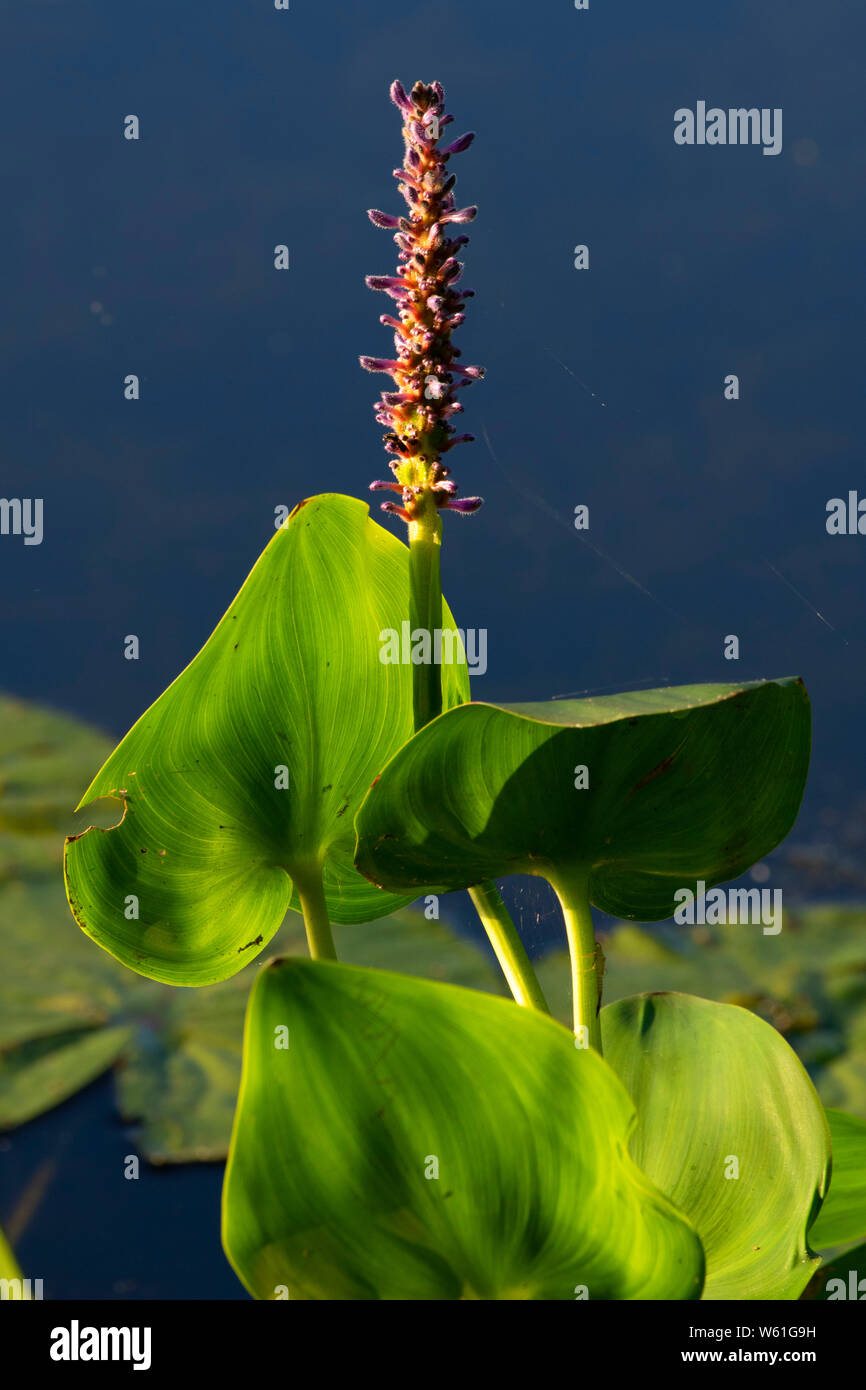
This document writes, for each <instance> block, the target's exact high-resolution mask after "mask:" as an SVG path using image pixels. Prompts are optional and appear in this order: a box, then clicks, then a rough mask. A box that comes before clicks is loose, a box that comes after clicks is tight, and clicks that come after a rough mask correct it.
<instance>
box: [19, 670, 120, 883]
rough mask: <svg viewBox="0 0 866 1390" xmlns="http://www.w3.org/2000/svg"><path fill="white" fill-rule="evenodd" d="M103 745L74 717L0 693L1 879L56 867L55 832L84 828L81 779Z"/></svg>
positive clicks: (105, 743)
mask: <svg viewBox="0 0 866 1390" xmlns="http://www.w3.org/2000/svg"><path fill="white" fill-rule="evenodd" d="M110 747H111V744H110V743H109V741H108V739H107V738H106V737H105V735H104V734H101V733H100V732H99V730H97V729H94V728H92V727H91V726H90V725H88V724H84V723H82V722H81V720H79V719H74V718H72V717H71V716H69V715H66V714H59V713H57V712H56V711H55V710H49V709H45V708H43V707H42V706H41V705H34V704H29V703H28V702H27V701H26V700H17V699H15V698H14V697H13V696H10V695H0V883H3V882H6V881H9V880H11V879H16V878H21V877H27V878H33V877H38V876H39V875H41V874H45V873H54V872H56V871H57V869H58V866H59V865H60V862H61V856H62V836H63V835H66V834H72V833H74V832H75V831H76V830H81V829H83V828H84V827H83V824H82V823H81V821H80V820H78V821H76V817H75V816H74V815H73V814H72V807H73V806H74V805H75V803H76V801H77V800H78V797H79V795H80V792H81V785H82V782H83V781H84V780H85V778H87V777H88V776H89V775H90V773H91V771H92V769H93V768H94V766H96V765H97V764H98V763H100V762H101V761H102V760H103V759H104V758H105V756H106V754H107V753H108V752H109V750H110ZM97 809H98V810H99V809H101V808H97ZM113 820H117V813H116V810H115V812H114V815H113ZM100 823H104V824H106V825H110V824H111V823H112V819H110V818H106V817H104V816H103V817H101V819H100Z"/></svg>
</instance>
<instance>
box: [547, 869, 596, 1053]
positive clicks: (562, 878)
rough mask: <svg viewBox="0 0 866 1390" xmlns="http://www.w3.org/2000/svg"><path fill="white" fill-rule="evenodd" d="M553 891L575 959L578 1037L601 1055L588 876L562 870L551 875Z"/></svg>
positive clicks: (575, 1019) (573, 991)
mask: <svg viewBox="0 0 866 1390" xmlns="http://www.w3.org/2000/svg"><path fill="white" fill-rule="evenodd" d="M550 883H551V885H552V887H553V891H554V892H555V893H556V896H557V897H558V899H559V903H560V906H561V908H562V915H563V917H564V918H565V934H566V936H567V938H568V953H569V955H570V957H571V990H572V999H573V1003H574V1035H575V1037H576V1038H577V1039H578V1040H579V1041H580V1042H581V1045H582V1046H584V1047H587V1046H588V1047H592V1048H594V1049H595V1050H596V1052H601V1024H600V1022H599V1017H598V1014H599V1009H600V1008H601V975H600V964H601V952H600V949H599V948H598V946H597V945H596V940H595V927H594V926H593V921H592V911H591V909H590V905H589V891H588V884H587V875H586V873H578V872H575V871H573V870H558V871H557V872H556V874H555V875H554V874H551V875H550Z"/></svg>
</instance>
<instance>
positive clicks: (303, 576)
mask: <svg viewBox="0 0 866 1390" xmlns="http://www.w3.org/2000/svg"><path fill="white" fill-rule="evenodd" d="M408 606H409V569H408V549H407V547H406V546H405V545H403V543H402V542H401V541H398V540H397V539H396V537H394V536H392V535H391V534H390V533H389V532H387V531H385V530H384V529H383V528H382V527H381V526H378V525H377V524H376V523H375V522H373V521H371V519H370V517H369V514H368V508H367V506H366V504H365V503H362V502H358V501H356V500H354V499H353V498H349V497H340V496H337V495H325V496H322V497H314V498H311V499H309V500H308V501H306V502H302V503H300V504H299V505H298V507H296V508H295V510H294V512H293V513H292V514H291V516H290V517H289V519H288V521H287V522H286V523H284V526H283V527H281V528H280V530H279V531H277V532H276V534H275V535H274V537H273V539H272V540H271V542H270V544H269V545H268V547H267V549H266V550H265V551H264V553H263V555H262V556H261V558H260V559H259V560H258V562H257V563H256V565H255V566H254V568H253V570H252V572H251V574H250V575H249V578H248V579H247V581H246V583H245V584H244V586H243V588H242V589H241V591H240V593H239V594H238V595H237V598H236V599H235V600H234V602H233V603H232V604H231V605H230V607H229V609H228V611H227V613H226V614H225V617H224V618H223V619H222V621H221V622H220V623H219V625H218V626H217V628H216V630H215V631H214V633H213V634H212V636H211V637H210V638H209V639H208V641H207V642H206V643H205V645H204V647H203V648H202V650H201V651H200V652H199V654H198V655H197V656H196V657H195V658H194V660H193V661H192V662H191V663H190V665H189V666H188V667H187V668H186V670H185V671H183V672H182V673H181V675H180V676H178V678H177V679H176V680H175V681H174V682H173V684H172V685H170V686H169V688H168V689H167V690H166V691H165V692H164V694H163V695H161V696H160V698H159V699H158V700H157V701H156V703H155V704H153V705H152V706H151V708H150V709H149V710H148V711H147V712H146V713H145V714H144V715H142V717H141V718H140V719H139V721H138V723H137V724H136V725H135V726H134V727H133V728H132V730H131V731H130V732H129V733H128V734H127V736H126V738H125V739H124V740H123V741H122V742H121V744H120V745H119V746H118V748H117V749H116V750H115V752H114V753H113V754H112V755H111V756H110V757H109V759H108V761H107V762H106V764H105V766H104V767H103V768H102V769H101V771H100V772H99V773H98V774H97V775H96V777H95V778H94V780H93V782H92V783H91V785H90V787H89V788H88V790H87V791H86V792H85V794H84V797H83V798H82V805H83V804H85V803H87V802H88V801H90V800H92V799H93V798H99V797H115V798H118V799H119V801H120V802H122V811H123V814H122V818H121V819H120V820H119V822H118V824H117V825H116V826H115V827H114V828H113V829H110V830H107V831H100V830H90V831H88V832H86V833H85V834H83V835H80V836H78V837H76V838H73V839H71V840H70V841H69V842H68V844H67V849H66V861H65V862H66V881H67V890H68V895H69V902H70V905H71V907H72V911H73V913H74V915H75V918H76V920H77V921H78V923H79V925H80V926H81V927H82V929H83V930H84V931H85V932H86V933H87V935H88V936H90V937H92V939H93V940H94V941H96V942H97V943H98V944H99V945H100V946H103V947H105V949H106V950H107V951H110V952H111V954H112V955H114V956H116V957H117V959H118V960H120V961H122V962H123V964H124V965H127V966H129V967H131V968H132V969H133V970H136V971H138V972H139V973H141V974H142V975H146V976H148V977H149V978H151V979H156V980H163V981H166V982H167V983H169V984H180V985H204V984H208V983H211V982H213V981H216V980H221V979H225V978H227V977H228V976H230V975H233V974H235V973H236V972H237V971H238V970H241V969H243V967H244V966H245V965H246V964H247V963H248V962H249V961H250V960H251V959H252V958H253V957H255V956H256V955H257V954H258V953H259V951H260V950H261V949H263V947H264V946H265V945H267V943H268V942H269V941H270V939H271V938H272V937H273V935H274V933H275V932H276V930H277V928H278V927H279V925H280V922H281V921H282V919H283V916H284V914H285V912H286V909H287V908H288V906H289V904H290V902H293V903H294V905H295V906H297V905H298V898H297V889H298V887H299V886H301V885H304V884H308V883H309V882H311V881H312V882H315V881H316V879H317V876H318V872H319V863H320V861H321V860H322V859H323V858H324V882H325V896H326V899H327V906H328V912H329V915H330V918H331V921H332V922H343V923H345V922H364V921H368V920H370V919H373V918H376V917H382V916H385V915H386V914H387V913H389V912H391V911H393V910H394V909H395V908H397V907H399V906H401V905H403V904H405V903H406V902H407V901H409V900H410V899H411V898H412V897H415V896H416V894H414V893H408V894H407V893H402V892H401V893H398V894H392V893H384V892H382V891H381V890H379V889H376V888H374V887H372V886H371V885H370V883H369V882H367V881H366V880H365V879H363V878H362V877H361V876H360V875H359V874H358V873H357V872H356V871H355V869H354V868H353V866H352V850H353V846H354V836H353V830H352V818H353V815H354V812H355V810H356V809H357V807H358V806H359V804H360V802H361V799H362V797H363V796H364V794H365V792H366V791H367V788H368V787H369V785H370V783H371V782H372V780H373V778H374V777H375V776H376V774H377V773H378V771H379V769H380V767H381V766H382V765H383V764H384V763H385V762H386V761H387V760H388V758H390V756H391V754H392V753H394V752H395V751H396V749H397V748H399V747H400V745H401V744H402V743H403V742H404V741H405V740H406V739H407V738H408V737H409V736H410V735H411V733H412V728H413V718H412V667H411V665H403V664H399V663H397V664H383V662H382V660H381V659H380V657H381V653H382V651H383V644H382V641H381V640H380V634H381V633H382V632H384V631H386V630H389V629H393V630H394V631H396V632H399V631H400V629H401V622H402V620H403V615H404V614H405V613H406V612H407V611H408ZM445 624H446V626H453V623H452V620H451V617H450V614H449V613H448V612H447V610H446V613H445ZM442 674H443V698H444V701H445V703H446V705H452V704H455V703H458V702H459V701H461V700H464V699H466V698H467V697H468V681H467V678H466V667H465V664H462V665H446V666H443V672H442ZM293 886H294V889H295V896H294V897H293ZM302 891H303V889H302Z"/></svg>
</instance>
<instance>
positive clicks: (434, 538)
mask: <svg viewBox="0 0 866 1390" xmlns="http://www.w3.org/2000/svg"><path fill="white" fill-rule="evenodd" d="M441 550H442V517H441V515H440V512H439V508H438V507H437V506H436V504H435V503H434V501H433V499H432V497H427V499H426V501H425V503H424V504H423V506H422V507H421V508H420V509H419V511H418V513H417V515H416V516H415V518H414V519H413V520H412V521H411V522H410V523H409V585H410V588H409V619H410V628H411V632H412V633H413V634H414V633H415V632H417V631H418V630H419V629H421V630H423V631H426V632H428V633H429V634H430V655H431V660H430V661H429V662H422V663H420V664H419V665H418V666H414V665H413V667H412V701H413V708H414V712H415V732H416V733H417V732H418V730H419V729H423V728H424V725H425V724H429V723H430V720H431V719H435V718H436V716H437V715H438V714H441V713H442V670H441V666H440V664H439V663H438V662H437V661H435V660H433V655H434V653H435V650H436V647H435V639H436V633H437V631H438V632H441V630H442V581H441V576H440V568H439V557H440V554H441ZM469 896H470V898H471V899H472V902H473V903H474V905H475V909H476V911H477V913H478V916H479V917H480V918H481V921H482V923H483V925H484V930H485V931H486V932H487V936H488V939H489V941H490V944H491V946H492V947H493V950H494V952H495V954H496V959H497V960H498V961H499V964H500V965H501V967H502V973H503V974H504V976H505V978H506V980H507V981H508V987H509V989H510V990H511V993H512V994H513V995H514V998H515V999H516V1000H517V1002H518V1004H523V1005H525V1006H527V1007H529V1008H534V1009H540V1010H542V1011H543V1012H544V1013H548V1012H549V1010H548V1007H547V1003H546V1001H545V998H544V995H543V993H542V990H541V985H540V984H539V983H538V980H537V978H536V975H535V971H534V970H533V968H532V966H531V964H530V961H529V957H528V955H527V954H526V951H525V950H524V948H523V943H522V941H521V940H520V937H519V935H518V933H517V928H516V927H515V925H514V923H513V921H512V920H511V917H510V915H509V913H508V909H507V908H506V906H505V903H504V902H503V901H502V896H501V894H500V893H499V890H498V889H497V887H496V885H495V884H494V883H492V882H491V881H490V880H489V879H488V880H487V881H486V882H485V883H479V884H478V885H477V887H475V888H470V889H469Z"/></svg>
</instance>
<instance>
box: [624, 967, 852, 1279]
mask: <svg viewBox="0 0 866 1390" xmlns="http://www.w3.org/2000/svg"><path fill="white" fill-rule="evenodd" d="M601 1031H602V1039H603V1043H604V1053H605V1058H606V1060H607V1061H608V1062H609V1063H610V1065H611V1066H612V1067H613V1069H614V1071H615V1072H616V1073H617V1075H618V1076H619V1077H620V1079H621V1080H622V1081H623V1082H624V1083H625V1086H626V1088H627V1089H628V1091H629V1094H630V1095H631V1096H632V1099H633V1100H634V1102H635V1106H636V1108H637V1113H638V1126H637V1129H636V1130H635V1133H634V1135H633V1137H632V1140H631V1145H630V1149H631V1153H632V1156H633V1157H634V1159H635V1160H636V1162H637V1163H638V1164H639V1165H640V1167H641V1168H642V1169H643V1170H644V1172H645V1173H647V1174H648V1175H649V1177H651V1178H652V1180H653V1182H655V1183H657V1184H658V1186H659V1187H660V1188H661V1189H662V1191H663V1192H666V1193H667V1195H668V1196H669V1197H670V1199H671V1201H672V1202H674V1203H675V1204H676V1206H677V1207H678V1208H679V1209H680V1210H681V1211H683V1212H685V1214H686V1215H687V1216H688V1217H689V1219H690V1220H691V1222H692V1224H693V1225H694V1226H695V1228H696V1229H697V1231H698V1233H699V1234H700V1237H701V1240H702V1241H703V1244H704V1249H705V1251H706V1257H707V1276H706V1285H705V1288H704V1298H705V1299H737V1300H740V1299H773V1298H780V1299H795V1298H798V1297H799V1295H800V1293H801V1292H802V1291H803V1289H804V1288H805V1287H806V1285H807V1283H808V1282H809V1279H810V1278H811V1276H812V1274H813V1273H814V1271H815V1268H816V1265H817V1263H818V1262H817V1260H816V1259H815V1258H813V1257H812V1256H811V1254H810V1251H809V1247H808V1245H807V1243H806V1232H807V1230H808V1228H809V1225H810V1223H811V1221H812V1219H813V1217H814V1215H815V1212H816V1210H817V1207H818V1203H819V1201H820V1199H821V1198H822V1196H823V1194H824V1192H825V1190H826V1186H827V1175H828V1166H829V1159H830V1138H829V1131H828V1129H827V1121H826V1119H825V1117H824V1111H823V1108H822V1106H821V1103H820V1101H819V1100H818V1097H817V1095H816V1093H815V1089H814V1087H813V1086H812V1083H811V1082H810V1080H809V1078H808V1076H807V1075H806V1073H805V1071H804V1070H803V1067H802V1064H801V1063H800V1061H799V1059H798V1058H797V1056H796V1055H795V1054H794V1052H792V1050H791V1048H790V1047H789V1046H788V1044H787V1043H786V1042H785V1040H784V1039H783V1038H782V1037H781V1036H780V1035H779V1034H778V1033H777V1032H776V1031H775V1029H774V1028H771V1027H770V1025H769V1024H768V1023H765V1022H764V1021H763V1020H762V1019H759V1018H756V1016H755V1015H754V1014H751V1013H749V1012H748V1011H747V1010H745V1009H740V1008H737V1007H735V1006H734V1005H731V1004H715V1003H711V1002H710V1001H709V1000H707V999H695V998H693V997H692V996H690V995H687V994H645V995H638V996H636V997H634V998H631V999H623V1000H620V1001H619V1003H616V1004H609V1005H608V1006H607V1008H605V1009H603V1010H602V1013H601Z"/></svg>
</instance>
